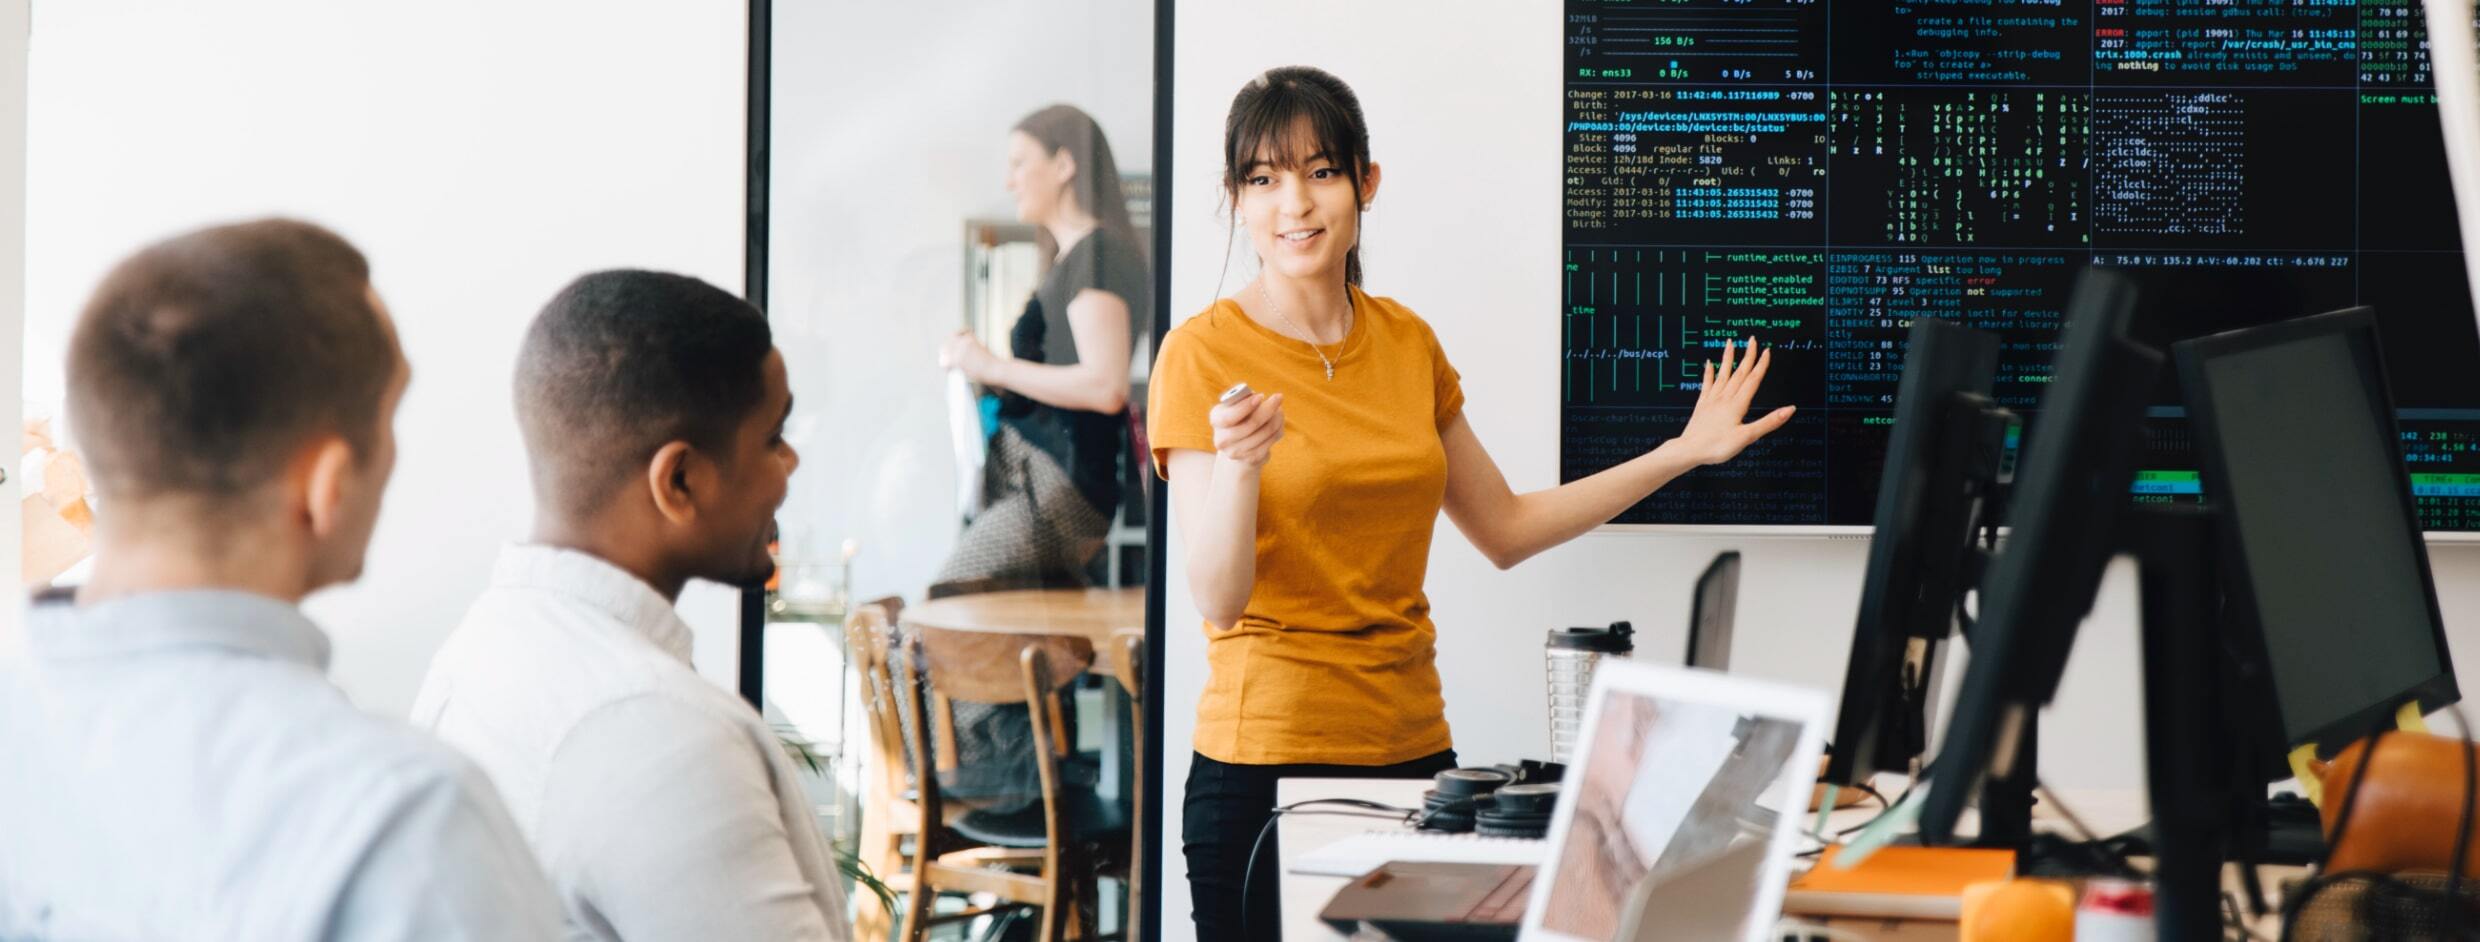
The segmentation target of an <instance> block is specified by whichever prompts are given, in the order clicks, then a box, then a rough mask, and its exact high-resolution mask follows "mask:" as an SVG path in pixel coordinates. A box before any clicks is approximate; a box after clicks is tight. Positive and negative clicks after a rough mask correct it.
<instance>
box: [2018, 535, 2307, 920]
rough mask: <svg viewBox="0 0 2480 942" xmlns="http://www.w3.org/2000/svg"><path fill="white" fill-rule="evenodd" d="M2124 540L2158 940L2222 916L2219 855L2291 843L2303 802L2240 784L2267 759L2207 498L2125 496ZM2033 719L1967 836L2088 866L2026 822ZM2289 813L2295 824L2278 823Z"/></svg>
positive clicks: (2253, 853) (2038, 867) (2058, 868)
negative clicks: (2226, 635) (2239, 660)
mask: <svg viewBox="0 0 2480 942" xmlns="http://www.w3.org/2000/svg"><path fill="white" fill-rule="evenodd" d="M2117 546H2118V550H2119V552H2121V553H2123V554H2126V555H2131V556H2133V557H2135V559H2136V564H2137V571H2138V581H2139V587H2140V588H2139V592H2140V595H2141V599H2142V601H2141V608H2140V610H2141V618H2142V638H2143V641H2142V643H2143V682H2144V742H2143V744H2142V745H2143V746H2144V749H2145V780H2146V791H2147V793H2148V797H2149V798H2150V800H2151V806H2152V811H2153V815H2154V820H2153V823H2152V824H2151V825H2148V826H2147V827H2146V828H2143V829H2141V830H2143V831H2144V832H2145V843H2146V844H2148V845H2149V851H2150V853H2151V856H2152V857H2153V864H2154V866H2153V881H2154V886H2155V888H2156V889H2155V897H2154V916H2155V923H2156V926H2157V932H2158V935H2159V937H2160V938H2164V939H2193V938H2213V937H2216V935H2217V934H2218V933H2219V932H2220V930H2221V925H2222V908H2221V900H2222V890H2221V868H2222V863H2223V862H2224V861H2225V860H2230V859H2238V860H2241V861H2243V862H2253V861H2256V860H2270V859H2273V858H2272V854H2274V853H2275V852H2278V851H2285V850H2287V851H2290V852H2291V853H2294V854H2295V853H2297V852H2298V850H2299V848H2298V846H2297V845H2298V844H2299V843H2300V839H2299V835H2297V834H2296V833H2292V832H2295V831H2296V830H2297V828H2298V822H2297V820H2296V819H2297V815H2295V814H2284V813H2274V812H2268V810H2266V809H2265V808H2262V807H2259V806H2260V805H2262V804H2263V803H2264V802H2263V799H2262V798H2261V796H2257V795H2251V794H2248V792H2250V791H2252V790H2251V789H2247V788H2242V787H2239V783H2240V782H2242V781H2247V782H2254V781H2257V780H2258V779H2257V778H2255V777H2254V774H2253V773H2254V770H2255V769H2257V768H2260V767H2261V763H2260V762H2258V761H2256V760H2257V759H2258V758H2260V757H2257V756H2255V755H2253V753H2254V752H2255V751H2258V750H2257V749H2256V746H2257V744H2254V743H2253V738H2254V737H2253V736H2252V734H2250V733H2248V732H2246V731H2247V730H2250V729H2253V728H2254V727H2255V726H2256V725H2257V724H2256V723H2255V722H2251V721H2250V719H2249V717H2247V716H2245V715H2244V714H2243V712H2242V711H2244V710H2246V709H2247V704H2248V703H2249V702H2251V701H2250V700H2249V699H2248V698H2245V697H2242V696H2238V695H2237V694H2236V692H2235V689H2234V688H2236V687H2237V685H2238V681H2237V680H2236V679H2235V678H2234V677H2232V674H2233V673H2234V671H2233V662H2232V660H2231V657H2230V654H2229V652H2228V651H2227V650H2226V648H2225V645H2224V642H2223V632H2222V627H2221V626H2222V621H2221V615H2220V612H2221V599H2222V585H2221V579H2220V570H2219V568H2218V565H2217V563H2216V561H2215V558H2216V556H2217V555H2218V552H2219V543H2218V541H2217V537H2216V533H2215V530H2214V516H2213V511H2212V510H2211V509H2209V508H2208V507H2206V506H2204V505H2201V504H2138V505H2134V506H2131V507H2129V508H2128V509H2127V510H2126V511H2125V512H2124V513H2123V514H2122V515H2121V517H2120V521H2119V526H2118V537H2117ZM2039 728H2040V720H2039V710H2038V709H2032V710H2028V711H2027V712H2026V714H2025V716H2024V717H2023V719H2022V720H2021V721H2020V723H2019V724H2018V732H2017V734H2016V735H2017V737H2018V739H2017V742H2016V744H2015V748H2014V750H2013V759H2014V761H2013V763H2012V764H2011V766H2010V768H2009V772H2008V774H2007V775H2005V776H1991V777H1988V778H1986V779H1984V780H1983V781H1982V782H1981V794H1980V802H1979V809H1980V837H1979V838H1978V839H1977V840H1975V841H1974V843H1973V846H1982V847H2005V848H2010V849H2013V850H2015V851H2017V852H2018V854H2019V855H2021V857H2020V858H2019V864H2018V869H2019V871H2020V872H2024V873H2030V874H2041V873H2051V874H2057V873H2090V872H2092V870H2093V869H2094V868H2093V860H2092V858H2091V856H2090V855H2089V854H2079V853H2068V852H2065V849H2064V848H2063V847H2061V846H2060V845H2059V844H2058V842H2055V841H2053V840H2050V839H2046V838H2042V837H2038V836H2036V835H2034V834H2033V833H2032V806H2033V802H2034V795H2033V792H2034V789H2035V787H2036V786H2037V784H2038V778H2037V776H2038V774H2039V772H2038V770H2039V769H2040V742H2039V740H2040V734H2039ZM2233 730H2238V731H2241V732H2239V734H2237V735H2233V732H2232V731H2233ZM2284 818H2287V819H2291V820H2290V823H2289V824H2288V826H2280V825H2281V824H2282V822H2281V820H2280V819H2284ZM2269 824H2271V825H2275V826H2270V827H2269V826H2268V825H2269ZM2312 826H2313V825H2311V827H2312Z"/></svg>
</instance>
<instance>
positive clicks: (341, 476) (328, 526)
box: [293, 435, 358, 539]
mask: <svg viewBox="0 0 2480 942" xmlns="http://www.w3.org/2000/svg"><path fill="white" fill-rule="evenodd" d="M293 469H294V470H293V473H294V475H295V479H296V480H298V481H300V482H301V483H300V485H299V487H300V490H299V493H300V494H301V495H302V497H301V499H302V513H303V515H304V516H305V517H306V518H307V519H308V520H309V523H310V533H311V535H312V536H316V537H319V538H320V539H325V538H327V537H329V536H331V535H333V534H334V533H335V532H336V527H337V526H339V525H340V524H342V523H343V521H344V505H345V498H347V497H350V496H351V495H352V491H353V488H354V486H355V485H356V484H357V483H358V482H356V481H355V480H354V479H353V446H352V445H349V444H346V443H345V440H344V438H343V437H342V436H338V435H329V436H326V437H323V438H320V439H317V440H315V441H313V442H311V443H310V444H309V445H308V446H307V447H304V448H303V449H302V451H301V454H300V455H299V456H298V457H296V458H294V459H293Z"/></svg>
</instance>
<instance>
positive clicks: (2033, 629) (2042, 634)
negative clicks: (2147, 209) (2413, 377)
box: [1920, 268, 2163, 842]
mask: <svg viewBox="0 0 2480 942" xmlns="http://www.w3.org/2000/svg"><path fill="white" fill-rule="evenodd" d="M2137 300H2138V292H2137V290H2136V285H2135V283H2134V282H2133V281H2131V280H2130V279H2128V278H2127V277H2126V276H2123V275H2119V274H2116V273H2113V272H2110V271H2108V270H2106V269H2099V268H2092V269H2086V270H2085V272H2084V274H2083V275H2082V276H2081V277H2080V278H2079V279H2078V281H2077V282H2076V286H2075V293H2074V296H2073V297H2072V298H2071V299H2070V300H2069V302H2068V320H2067V323H2066V326H2065V332H2064V335H2063V337H2062V338H2061V340H2060V348H2059V351H2058V357H2057V360H2056V365H2055V367H2054V369H2053V370H2052V378H2051V381H2050V388H2049V392H2048V394H2047V395H2046V396H2044V397H2042V400H2041V407H2040V419H2039V421H2038V422H2036V423H2034V424H2033V426H2032V428H2031V430H2030V433H2029V435H2028V437H2027V440H2026V441H2025V442H2024V454H2023V458H2022V460H2021V461H2020V462H2019V463H2018V465H2017V471H2016V474H2015V481H2014V485H2013V493H2012V494H2011V495H2010V497H2009V498H2008V506H2007V514H2006V519H2007V523H2008V525H2009V527H2010V528H2011V530H2012V532H2011V533H2010V535H2009V537H2008V539H2007V542H2006V545H2005V547H2004V549H2003V550H2001V551H2000V552H1999V553H1998V555H1997V557H1996V559H1995V561H1994V562H1993V563H1992V564H1991V566H1990V569H1989V572H1988V575H1987V576H1986V578H1985V579H1984V580H1983V582H1982V587H1981V592H1980V618H1979V624H1978V625H1977V627H1976V628H1975V629H1974V630H1973V631H1972V632H1971V634H1970V635H1969V636H1968V637H1967V639H1966V640H1967V642H1968V643H1969V644H1970V645H1971V649H1972V657H1971V660H1970V663H1969V665H1968V666H1967V667H1966V668H1965V670H1964V678H1963V685H1962V690H1961V692H1960V693H1959V694H1958V695H1957V697H1956V700H1955V708H1954V711H1953V713H1952V714H1951V715H1950V716H1949V718H1948V720H1947V723H1946V736H1945V739H1944V740H1943V741H1942V742H1941V743H1940V744H1939V748H1938V753H1937V758H1936V762H1935V768H1934V771H1933V772H1932V773H1931V775H1930V778H1929V782H1930V787H1929V789H1928V794H1927V797H1926V798H1925V805H1924V806H1923V808H1922V814H1921V820H1920V831H1921V836H1922V837H1924V838H1927V839H1929V840H1931V841H1938V842H1942V841H1946V840H1949V839H1951V838H1952V837H1953V833H1954V826H1955V820H1956V818H1957V817H1958V816H1960V815H1961V814H1962V812H1963V808H1964V806H1965V805H1966V804H1967V803H1968V801H1969V799H1970V798H1971V797H1972V796H1973V795H1974V794H1975V793H1977V792H1978V791H1979V788H1978V787H1977V786H1978V785H1979V783H1980V782H1981V780H1982V778H1983V777H1984V776H1997V777H2001V778H2009V779H2012V778H2013V773H2014V772H2016V771H2018V769H2017V764H2018V763H2019V762H2022V763H2025V764H2029V762H2030V760H2031V757H2030V755H2029V754H2030V753H2031V752H2032V749H2031V748H2029V745H2030V743H2031V742H2032V740H2033V737H2032V733H2033V730H2034V725H2033V724H2034V721H2035V719H2036V717H2035V716H2034V714H2035V711H2037V710H2038V709H2039V708H2040V707H2041V706H2042V705H2043V704H2046V703H2048V702H2049V701H2050V699H2051V697H2052V696H2054V695H2055V694H2056V693H2057V690H2058V678H2059V675H2060V673H2061V672H2063V670H2064V669H2065V666H2066V656H2067V650H2068V649H2069V648H2070V647H2071V646H2072V645H2073V644H2074V641H2075V631H2076V628H2077V626H2078V625H2079V624H2080V623H2081V622H2082V621H2083V619H2084V615H2085V614H2086V613H2087V612H2088V611H2090V610H2091V608H2092V599H2093V593H2094V592H2095V591H2096V590H2097V589H2098V588H2099V587H2100V584H2101V571H2102V568H2103V566H2104V564H2106V563H2107V562H2108V561H2109V557H2110V555H2111V549H2112V543H2111V541H2112V539H2113V538H2114V535H2115V527H2114V524H2115V523H2116V521H2117V520H2118V518H2119V515H2120V513H2121V511H2122V510H2123V509H2124V508H2125V506H2126V504H2127V497H2126V495H2127V488H2128V485H2129V484H2130V482H2131V481H2132V480H2133V478H2134V474H2135V471H2134V468H2133V466H2132V464H2133V463H2132V461H2131V460H2130V457H2131V455H2132V454H2133V452H2134V445H2135V443H2136V441H2137V438H2138V425H2137V423H2138V422H2139V421H2141V420H2142V419H2143V417H2144V410H2145V404H2146V400H2148V399H2149V398H2151V396H2152V393H2153V389H2154V382H2155V380H2156V379H2157V378H2158V377H2159V375H2160V372H2161V367H2162V363H2163V357H2162V354H2161V352H2160V351H2158V350H2154V349H2152V348H2150V347H2147V346H2144V345H2143V344H2140V343H2137V342H2135V341H2134V340H2131V339H2129V337H2128V329H2129V324H2130V322H2131V321H2132V320H2133V317H2134V313H2135V308H2136V304H2137ZM2022 771H2024V772H2025V773H2027V775H2028V774H2029V773H2031V772H2033V771H2035V770H2032V769H2029V768H2026V769H2023V770H2022ZM2028 791H2029V789H2028V786H2026V789H2025V793H2024V796H2023V804H2022V805H2021V806H2020V807H2015V808H2006V809H1993V808H1983V809H1982V836H1983V838H1984V839H1987V838H1990V837H1992V836H1993V831H1995V832H1998V833H1997V836H1998V837H1999V838H2000V839H2001V840H2004V839H2007V838H2010V837H2013V836H2014V835H2015V832H2020V831H2022V830H2024V829H2025V828H2027V827H2028V824H2029V822H2028V817H2029V793H2028Z"/></svg>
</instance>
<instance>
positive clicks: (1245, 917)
mask: <svg viewBox="0 0 2480 942" xmlns="http://www.w3.org/2000/svg"><path fill="white" fill-rule="evenodd" d="M1311 805H1343V806H1345V807H1349V808H1358V809H1361V810H1358V811H1307V810H1303V809H1306V808H1308V807H1309V806H1311ZM1371 812H1383V813H1371ZM1287 814H1331V815H1340V816H1343V817H1360V818H1379V819H1382V820H1387V821H1394V822H1397V823H1401V824H1412V823H1414V822H1415V821H1416V820H1418V819H1419V818H1421V817H1422V815H1421V812H1419V811H1416V810H1414V809H1411V808H1398V807H1395V806H1394V805H1388V804H1380V803H1378V802H1374V801H1363V800H1361V799H1358V798H1311V799H1309V800H1307V801H1295V802H1292V803H1291V804H1288V805H1277V806H1276V807H1275V808H1274V809H1273V810H1271V811H1269V812H1267V814H1266V823H1265V824H1263V825H1260V826H1259V827H1258V829H1257V840H1255V841H1252V842H1250V843H1249V862H1248V864H1247V869H1244V870H1241V871H1240V937H1241V938H1244V939H1254V938H1256V936H1255V935H1252V934H1250V932H1249V890H1250V884H1251V883H1253V882H1255V881H1256V879H1257V852H1258V851H1260V850H1264V849H1265V847H1266V835H1268V834H1272V833H1274V823H1275V822H1276V821H1280V820H1282V819H1283V816H1284V815H1287Z"/></svg>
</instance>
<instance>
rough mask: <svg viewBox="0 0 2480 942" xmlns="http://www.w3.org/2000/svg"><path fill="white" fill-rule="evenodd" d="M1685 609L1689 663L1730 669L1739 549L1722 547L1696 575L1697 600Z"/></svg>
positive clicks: (1736, 605) (1709, 668)
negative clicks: (1722, 549)
mask: <svg viewBox="0 0 2480 942" xmlns="http://www.w3.org/2000/svg"><path fill="white" fill-rule="evenodd" d="M1693 604H1694V606H1695V607H1694V608H1692V609H1690V610H1689V612H1688V666H1689V667H1695V668H1702V669H1704V670H1709V671H1728V670H1730V669H1731V625H1732V622H1733V621H1735V620H1736V619H1737V617H1738V613H1739V551H1738V550H1724V551H1723V553H1722V555H1719V556H1716V557H1714V561H1713V562H1712V563H1709V564H1707V565H1706V567H1705V574H1704V575H1701V576H1698V577H1696V601H1695V602H1694V603H1693Z"/></svg>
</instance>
